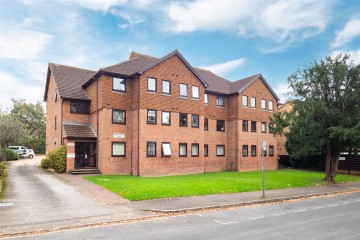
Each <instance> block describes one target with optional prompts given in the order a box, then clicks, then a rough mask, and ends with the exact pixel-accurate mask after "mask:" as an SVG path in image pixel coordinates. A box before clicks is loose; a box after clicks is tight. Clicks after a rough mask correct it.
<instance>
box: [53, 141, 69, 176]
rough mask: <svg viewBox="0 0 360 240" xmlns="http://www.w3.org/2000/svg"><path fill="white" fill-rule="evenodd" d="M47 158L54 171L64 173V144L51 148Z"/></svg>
mask: <svg viewBox="0 0 360 240" xmlns="http://www.w3.org/2000/svg"><path fill="white" fill-rule="evenodd" d="M49 159H50V162H51V167H52V168H53V169H54V171H55V172H56V173H64V172H65V171H66V146H65V145H62V146H60V147H58V148H55V149H54V150H52V151H51V152H50V153H49Z"/></svg>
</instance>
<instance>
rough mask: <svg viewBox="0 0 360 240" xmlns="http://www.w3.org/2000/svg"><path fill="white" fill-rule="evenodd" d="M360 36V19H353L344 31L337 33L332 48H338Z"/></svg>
mask: <svg viewBox="0 0 360 240" xmlns="http://www.w3.org/2000/svg"><path fill="white" fill-rule="evenodd" d="M359 36H360V18H352V19H351V20H350V21H348V22H347V23H346V25H345V27H344V29H343V30H341V31H339V32H336V38H335V42H333V43H332V44H331V47H333V48H337V47H341V46H343V45H345V44H346V43H348V42H350V41H351V40H352V39H354V38H356V37H359Z"/></svg>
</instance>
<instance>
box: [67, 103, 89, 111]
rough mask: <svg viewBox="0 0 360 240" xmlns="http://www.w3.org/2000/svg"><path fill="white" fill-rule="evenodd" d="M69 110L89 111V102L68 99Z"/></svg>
mask: <svg viewBox="0 0 360 240" xmlns="http://www.w3.org/2000/svg"><path fill="white" fill-rule="evenodd" d="M70 112H71V113H79V114H89V113H90V102H84V101H70Z"/></svg>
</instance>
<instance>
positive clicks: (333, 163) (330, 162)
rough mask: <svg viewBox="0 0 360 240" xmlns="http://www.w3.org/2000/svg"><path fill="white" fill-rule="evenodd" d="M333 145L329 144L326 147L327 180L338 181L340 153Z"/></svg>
mask: <svg viewBox="0 0 360 240" xmlns="http://www.w3.org/2000/svg"><path fill="white" fill-rule="evenodd" d="M331 146H332V145H331V144H328V146H327V149H326V162H325V181H327V182H331V183H336V180H335V172H336V171H337V167H338V164H339V155H340V153H339V152H338V151H337V150H336V149H337V148H336V147H331Z"/></svg>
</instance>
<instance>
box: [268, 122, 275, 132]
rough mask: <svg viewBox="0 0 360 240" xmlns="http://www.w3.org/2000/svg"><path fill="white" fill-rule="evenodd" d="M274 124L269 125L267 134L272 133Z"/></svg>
mask: <svg viewBox="0 0 360 240" xmlns="http://www.w3.org/2000/svg"><path fill="white" fill-rule="evenodd" d="M274 132H275V131H274V124H273V123H269V133H274Z"/></svg>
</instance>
